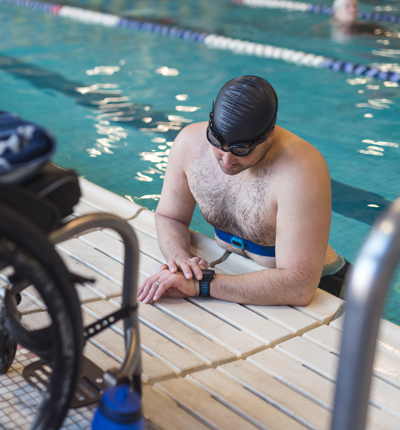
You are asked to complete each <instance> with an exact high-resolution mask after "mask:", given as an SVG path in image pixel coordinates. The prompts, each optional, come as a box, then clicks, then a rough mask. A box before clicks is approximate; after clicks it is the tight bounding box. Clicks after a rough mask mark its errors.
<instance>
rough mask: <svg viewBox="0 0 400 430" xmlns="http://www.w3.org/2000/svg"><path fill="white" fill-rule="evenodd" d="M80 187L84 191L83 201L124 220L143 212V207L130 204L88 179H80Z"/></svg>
mask: <svg viewBox="0 0 400 430" xmlns="http://www.w3.org/2000/svg"><path fill="white" fill-rule="evenodd" d="M79 185H80V187H81V191H82V198H81V201H83V202H87V203H89V204H90V205H91V206H94V207H95V208H96V209H97V210H100V211H104V212H109V213H112V214H116V215H118V216H120V217H122V218H124V219H130V218H132V217H134V216H135V215H136V214H137V213H138V212H139V211H140V210H142V206H139V205H138V204H137V203H133V202H130V201H129V200H127V199H124V198H123V197H121V196H118V195H117V194H114V193H113V192H111V191H108V190H106V189H104V188H101V187H99V186H98V185H95V184H94V183H93V182H89V181H87V180H86V179H83V178H79Z"/></svg>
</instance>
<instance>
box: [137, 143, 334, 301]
mask: <svg viewBox="0 0 400 430" xmlns="http://www.w3.org/2000/svg"><path fill="white" fill-rule="evenodd" d="M310 157H311V159H310V160H307V159H306V160H305V161H304V162H303V163H301V162H300V165H299V162H298V161H296V162H294V163H293V164H294V167H291V166H290V165H288V166H285V167H286V168H285V169H284V175H282V177H279V178H278V180H279V181H280V186H279V187H278V188H277V193H278V196H277V198H276V201H277V206H278V207H277V233H276V267H277V268H276V269H267V270H262V271H258V272H252V273H248V274H244V275H222V274H217V275H216V276H215V278H214V279H213V280H212V282H211V288H210V293H211V296H212V297H215V298H218V299H223V300H228V301H232V302H237V303H243V304H255V305H298V306H304V305H307V304H309V303H310V301H311V300H312V297H313V296H314V294H315V291H316V289H317V287H318V283H319V279H320V277H321V273H322V268H323V265H324V260H325V255H326V250H327V246H328V237H329V228H330V220H331V192H330V178H329V171H328V168H327V166H326V163H325V161H324V160H323V158H322V156H321V155H320V154H319V153H318V152H316V151H315V150H311V151H310ZM153 278H154V279H153ZM149 279H150V278H149ZM157 280H158V276H157V275H153V277H152V279H151V280H150V281H151V282H149V283H148V284H145V285H143V287H142V288H141V294H140V300H143V301H144V302H145V303H148V302H149V301H150V300H157V299H159V298H160V297H162V296H163V295H165V294H169V295H175V294H178V293H183V295H196V294H197V292H198V285H197V281H196V280H193V279H190V280H187V279H184V277H183V276H181V277H176V276H175V277H172V276H169V274H168V271H166V273H164V276H163V278H162V279H161V281H162V282H160V285H159V286H157V285H155V284H154V283H155V282H156V281H157ZM169 289H172V290H173V291H174V292H172V291H171V292H170V293H168V290H169ZM181 296H182V295H181Z"/></svg>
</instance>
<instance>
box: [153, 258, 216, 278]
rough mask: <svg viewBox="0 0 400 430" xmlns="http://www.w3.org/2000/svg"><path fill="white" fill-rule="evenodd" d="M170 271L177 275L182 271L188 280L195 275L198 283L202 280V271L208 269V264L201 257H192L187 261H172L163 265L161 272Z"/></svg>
mask: <svg viewBox="0 0 400 430" xmlns="http://www.w3.org/2000/svg"><path fill="white" fill-rule="evenodd" d="M165 269H168V270H169V271H170V272H171V273H177V272H178V270H180V271H181V272H182V273H183V274H184V276H185V278H186V279H192V277H193V275H194V276H195V277H196V279H197V280H198V281H200V279H202V277H203V273H202V272H201V269H204V270H205V269H208V262H207V261H206V260H204V259H203V258H200V257H192V258H189V259H187V260H181V261H179V260H171V261H168V263H167V264H163V265H162V266H161V267H160V270H165Z"/></svg>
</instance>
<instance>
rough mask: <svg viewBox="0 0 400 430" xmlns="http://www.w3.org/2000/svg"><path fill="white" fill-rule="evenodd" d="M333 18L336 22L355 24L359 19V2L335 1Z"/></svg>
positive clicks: (355, 0) (348, 0)
mask: <svg viewBox="0 0 400 430" xmlns="http://www.w3.org/2000/svg"><path fill="white" fill-rule="evenodd" d="M333 16H334V18H335V20H336V21H338V22H341V23H344V24H353V23H355V22H356V21H357V17H358V0H334V2H333Z"/></svg>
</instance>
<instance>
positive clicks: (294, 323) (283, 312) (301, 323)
mask: <svg viewBox="0 0 400 430" xmlns="http://www.w3.org/2000/svg"><path fill="white" fill-rule="evenodd" d="M246 308H248V309H251V310H252V311H253V312H255V313H257V314H259V315H261V316H263V317H264V318H267V319H269V320H270V321H273V322H274V323H275V324H279V325H280V326H282V327H284V328H285V329H286V330H289V331H291V332H292V333H294V334H296V335H301V334H303V333H305V332H306V331H308V330H311V329H313V328H315V327H318V326H319V324H320V322H319V321H317V320H316V319H315V318H312V317H310V316H308V315H307V314H305V313H303V312H299V311H298V310H296V309H294V308H292V307H290V306H252V305H246Z"/></svg>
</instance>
